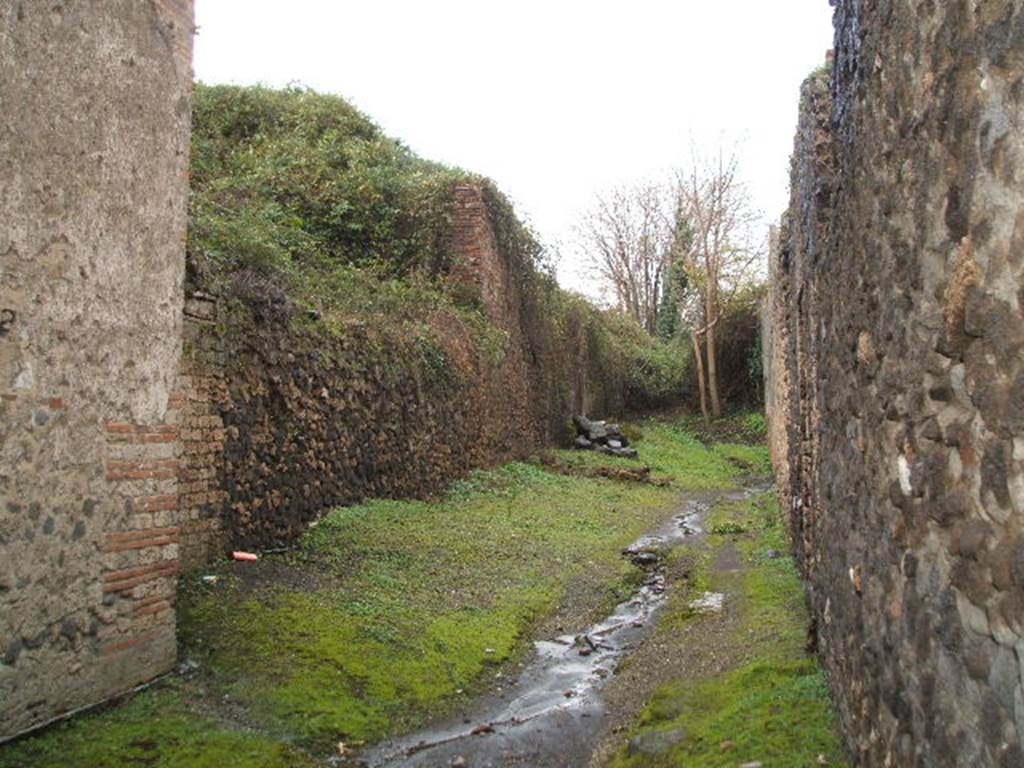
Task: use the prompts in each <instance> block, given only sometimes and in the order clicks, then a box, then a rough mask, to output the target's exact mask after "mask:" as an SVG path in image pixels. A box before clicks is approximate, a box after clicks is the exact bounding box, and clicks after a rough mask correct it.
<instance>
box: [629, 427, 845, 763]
mask: <svg viewBox="0 0 1024 768" xmlns="http://www.w3.org/2000/svg"><path fill="white" fill-rule="evenodd" d="M716 447H717V446H716ZM708 527H709V530H710V532H711V536H710V537H709V539H711V541H710V546H709V547H707V548H705V549H703V550H702V551H700V552H699V553H698V554H697V555H696V556H695V557H694V558H693V560H692V562H693V564H694V570H693V572H692V573H691V575H690V578H689V582H690V586H689V587H688V589H686V590H683V591H681V592H678V593H675V594H673V595H672V597H671V598H670V606H669V608H668V609H667V611H668V612H669V615H668V616H666V617H665V619H664V620H663V622H662V627H661V628H660V629H659V631H665V632H672V633H674V634H675V635H676V636H678V635H680V633H679V629H680V627H682V626H683V625H685V624H688V623H690V622H693V621H699V620H701V615H700V614H698V613H695V612H694V611H693V610H692V609H690V608H689V601H690V600H692V598H693V597H694V596H696V595H698V594H700V593H701V592H704V591H725V592H727V593H728V594H729V597H728V598H727V600H730V599H731V600H732V603H733V604H734V605H735V604H738V605H739V608H738V609H737V610H738V611H739V612H740V615H739V620H737V621H735V622H732V623H731V624H730V626H733V627H734V628H733V629H732V630H731V636H728V637H726V638H720V639H719V640H718V642H724V643H725V644H726V646H727V647H729V648H733V649H736V648H739V649H742V652H741V653H739V654H738V657H739V658H740V659H742V661H741V662H740V663H738V664H736V665H735V666H734V667H733V668H731V669H729V670H728V671H726V672H724V673H722V674H719V675H714V676H709V677H706V678H704V679H701V680H692V679H686V680H676V681H670V682H668V683H665V684H664V685H662V686H661V687H660V688H659V689H658V690H657V691H656V692H655V694H654V697H653V699H652V700H651V702H650V704H649V705H648V706H647V707H646V709H645V710H644V712H643V714H642V715H641V717H640V720H639V721H638V723H637V724H636V726H635V728H634V735H635V734H636V733H657V732H665V731H680V732H681V733H682V735H683V737H682V739H681V740H679V741H678V743H675V744H673V745H671V746H670V747H669V748H668V749H667V750H666V751H665V752H663V753H661V754H642V753H638V754H635V755H630V754H628V753H627V752H626V751H625V750H623V751H621V752H620V753H619V754H618V755H616V757H615V759H614V760H613V762H612V765H613V766H614V767H615V768H634V767H635V768H641V766H642V767H643V768H683V767H685V768H733V767H734V766H737V765H742V764H744V763H748V762H763V763H764V764H765V765H786V766H803V765H808V766H810V765H816V764H817V762H818V756H819V755H825V757H826V760H827V763H828V765H833V766H838V767H840V768H841V767H842V766H843V765H845V761H844V755H843V749H842V746H841V744H840V742H839V739H838V738H837V734H836V725H835V719H834V716H833V714H832V708H831V702H830V696H829V691H828V687H827V685H826V682H825V678H824V675H823V673H822V671H821V668H820V667H819V665H818V662H817V660H816V659H814V658H813V657H809V656H807V655H806V654H805V653H804V649H803V646H804V633H805V626H806V620H807V618H806V608H805V606H804V602H803V590H802V587H801V584H800V579H799V577H798V575H797V572H796V568H795V566H794V564H793V560H792V558H788V557H776V558H771V559H769V558H765V556H764V555H765V553H766V552H767V551H768V550H770V549H774V550H776V551H785V550H786V549H787V548H788V545H787V543H786V539H785V532H784V529H785V527H784V525H783V524H782V520H781V513H780V511H779V507H778V502H777V499H776V496H775V493H774V491H768V492H766V493H763V494H759V495H756V496H754V497H753V498H751V499H748V500H729V499H725V500H723V501H720V502H719V503H718V504H716V506H715V508H714V509H713V510H712V513H711V515H710V517H709V520H708ZM736 537H740V538H739V539H738V540H737V538H736ZM727 541H728V546H735V547H736V548H737V549H738V550H739V552H740V555H741V557H742V558H743V559H744V561H745V563H746V564H745V567H744V568H743V570H742V573H741V576H740V577H738V579H737V580H730V579H732V578H733V577H731V576H730V574H729V573H722V572H718V571H716V570H715V568H714V565H713V564H714V563H715V561H716V559H717V556H718V554H719V553H720V552H721V551H722V547H723V546H726V542H727ZM737 581H738V583H737ZM683 636H684V637H685V636H686V635H683ZM726 743H727V746H726V747H725V748H723V745H726Z"/></svg>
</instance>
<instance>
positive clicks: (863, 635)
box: [770, 0, 1024, 768]
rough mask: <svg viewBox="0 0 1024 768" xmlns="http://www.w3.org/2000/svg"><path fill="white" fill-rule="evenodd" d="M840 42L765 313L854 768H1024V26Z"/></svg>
mask: <svg viewBox="0 0 1024 768" xmlns="http://www.w3.org/2000/svg"><path fill="white" fill-rule="evenodd" d="M835 21H836V51H835V56H836V58H835V64H834V67H833V68H832V72H831V77H830V76H829V74H826V73H822V74H820V75H817V76H815V77H812V78H811V79H810V80H809V81H808V83H807V84H806V85H805V88H804V92H803V109H802V114H801V117H800V125H799V130H798V134H797V140H796V150H795V153H794V160H793V181H792V204H791V207H790V210H789V213H788V215H787V217H786V219H785V220H784V222H783V227H782V230H781V232H780V238H779V243H778V247H777V248H776V249H775V250H774V252H773V257H772V265H771V268H772V295H771V299H770V301H771V311H770V315H771V318H772V329H771V334H770V335H771V339H772V351H771V366H770V367H771V374H772V377H773V388H772V394H773V408H772V414H771V417H772V439H773V448H774V453H775V457H776V466H777V469H778V472H779V479H780V492H781V493H782V495H783V501H784V503H785V504H786V505H787V506H788V508H789V511H790V516H791V521H792V531H793V535H794V539H795V544H796V549H797V554H798V558H799V560H800V563H801V566H802V568H803V572H804V575H805V576H806V578H807V580H808V585H809V590H810V601H811V604H812V607H813V613H814V616H815V617H816V619H817V633H818V640H819V647H820V650H821V653H822V655H823V658H824V660H825V663H826V668H827V670H828V674H829V677H830V680H831V684H832V687H833V690H834V692H835V694H836V700H837V702H838V705H839V709H840V715H841V720H842V724H843V727H844V731H845V733H846V736H847V739H848V744H849V746H850V749H851V751H852V753H853V754H854V757H855V762H856V764H857V765H864V766H901V767H903V766H921V767H922V768H924V767H925V766H927V767H928V768H941V767H942V766H968V765H973V766H1020V765H1024V744H1022V738H1024V689H1022V680H1024V375H1022V374H1024V317H1022V311H1024V281H1022V277H1024V205H1022V203H1024V186H1022V171H1024V155H1022V152H1024V132H1022V131H1021V124H1022V118H1024V3H1022V2H1020V0H986V1H985V2H971V1H969V0H952V1H951V2H931V1H930V0H927V1H924V2H922V1H920V0H884V1H883V0H839V2H837V3H836V15H835Z"/></svg>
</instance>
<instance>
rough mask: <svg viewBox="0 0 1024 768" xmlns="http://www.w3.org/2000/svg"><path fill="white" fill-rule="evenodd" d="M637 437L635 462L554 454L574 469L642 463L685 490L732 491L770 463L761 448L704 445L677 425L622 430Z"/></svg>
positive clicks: (651, 421) (591, 455) (563, 452)
mask: <svg viewBox="0 0 1024 768" xmlns="http://www.w3.org/2000/svg"><path fill="white" fill-rule="evenodd" d="M626 432H627V435H628V434H629V433H630V432H632V433H633V434H634V436H635V435H642V438H641V442H640V443H638V444H637V445H636V448H637V450H638V451H639V453H640V456H639V459H638V460H635V461H633V460H628V459H617V458H614V457H609V456H606V455H604V454H601V453H597V452H595V451H576V450H559V451H555V452H554V453H555V454H556V455H557V457H558V458H559V459H560V460H561V461H562V462H564V463H566V464H569V465H571V466H579V467H602V466H612V467H631V466H643V465H647V466H649V467H650V468H651V475H652V476H653V477H662V478H667V479H669V480H671V481H672V485H673V486H675V487H676V488H680V489H683V490H687V491H707V490H714V489H721V488H735V487H737V486H736V479H737V477H738V476H740V475H743V474H749V473H754V474H762V475H768V474H769V473H770V472H771V461H770V459H769V458H768V452H767V450H766V449H765V448H764V446H753V445H741V444H731V443H723V444H717V445H712V446H707V445H704V444H703V443H702V442H701V441H700V440H698V439H697V437H696V436H695V434H694V433H693V432H692V431H690V429H688V428H687V427H685V426H683V425H682V424H681V423H679V422H665V421H662V420H660V419H649V420H647V421H641V422H638V423H637V424H636V425H631V426H630V428H629V429H627V430H626Z"/></svg>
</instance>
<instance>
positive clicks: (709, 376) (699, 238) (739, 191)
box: [676, 151, 761, 418]
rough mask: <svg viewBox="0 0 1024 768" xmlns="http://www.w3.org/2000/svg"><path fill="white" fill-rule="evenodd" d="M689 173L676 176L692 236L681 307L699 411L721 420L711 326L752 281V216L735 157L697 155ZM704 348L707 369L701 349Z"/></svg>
mask: <svg viewBox="0 0 1024 768" xmlns="http://www.w3.org/2000/svg"><path fill="white" fill-rule="evenodd" d="M694 154H695V157H694V161H693V163H692V169H691V170H690V171H689V172H679V173H678V174H677V177H676V191H677V211H678V213H677V216H684V217H685V218H686V222H687V224H688V226H689V229H690V232H691V235H692V237H691V239H690V242H689V243H688V249H687V250H686V252H684V253H682V254H680V255H679V257H680V258H682V259H683V263H684V265H685V269H686V272H687V277H688V280H689V285H690V286H691V288H692V291H691V295H692V300H691V302H690V303H689V305H688V306H687V307H685V308H684V314H685V315H686V320H687V324H688V325H689V326H690V328H691V337H692V340H693V347H694V356H695V362H696V365H697V376H698V383H699V387H700V397H701V410H702V411H703V413H704V416H705V418H707V416H708V403H707V400H708V399H710V401H711V413H712V414H713V415H714V416H720V415H721V413H722V404H721V401H720V399H719V388H718V367H717V357H718V348H717V337H716V333H715V330H716V326H717V325H718V323H719V321H720V320H721V318H722V313H723V308H724V307H726V306H728V304H729V301H730V300H731V298H732V296H733V295H735V293H736V291H737V290H738V289H739V288H740V287H741V286H742V285H744V284H745V283H746V282H747V281H749V279H750V278H751V276H752V274H753V272H754V270H755V265H756V264H757V261H758V258H759V257H760V255H761V249H760V247H759V246H758V245H757V238H756V236H755V225H756V223H757V221H758V215H757V212H756V211H755V210H754V208H753V205H752V204H751V201H750V196H749V194H748V192H747V189H746V187H745V186H744V185H743V183H742V182H741V181H740V179H739V173H738V171H739V168H738V160H737V158H736V155H735V154H730V155H729V156H725V155H724V154H723V153H722V152H721V151H720V152H719V153H718V156H717V157H716V158H714V159H710V160H707V159H705V160H701V159H698V158H697V157H696V153H694ZM702 339H703V340H704V344H705V346H706V358H707V362H706V365H705V363H704V356H703V353H702V349H701V342H702Z"/></svg>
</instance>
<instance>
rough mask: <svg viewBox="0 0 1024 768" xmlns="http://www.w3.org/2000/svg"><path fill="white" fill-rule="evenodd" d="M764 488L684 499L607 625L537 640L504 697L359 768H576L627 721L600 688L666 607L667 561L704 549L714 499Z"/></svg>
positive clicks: (714, 606)
mask: <svg viewBox="0 0 1024 768" xmlns="http://www.w3.org/2000/svg"><path fill="white" fill-rule="evenodd" d="M766 487H767V486H766V483H765V482H764V481H762V480H756V481H753V480H752V481H750V482H748V483H746V484H745V486H744V487H743V488H742V489H741V490H739V491H731V492H726V491H723V492H717V493H706V494H701V495H694V496H690V497H688V498H687V499H686V500H685V501H684V502H683V504H682V509H681V511H678V512H676V513H675V514H674V515H673V516H672V517H671V518H669V519H668V520H667V521H666V522H665V523H664V524H663V525H662V526H661V527H660V528H658V529H657V530H655V531H653V532H651V533H649V534H647V535H645V536H643V537H641V538H640V539H638V540H637V541H636V542H634V543H633V544H632V545H631V546H629V547H627V548H626V549H625V550H624V551H623V556H624V557H626V558H628V559H629V560H631V561H632V562H633V564H634V565H636V566H637V567H639V568H641V569H643V571H644V572H645V574H646V575H645V578H644V580H643V583H642V585H641V586H640V587H639V588H638V589H637V591H636V592H635V593H634V594H633V595H632V596H631V597H630V598H629V599H628V600H626V601H624V602H622V603H620V604H619V605H618V606H616V608H615V610H614V611H613V612H612V613H611V614H610V615H609V616H608V617H606V618H605V619H603V620H602V621H600V622H598V623H596V624H594V625H593V626H591V627H589V628H587V629H586V630H585V631H583V632H580V633H579V634H575V635H572V634H567V635H562V636H559V637H555V638H553V639H550V640H541V641H538V642H536V643H535V649H534V653H533V655H532V657H531V658H530V660H529V661H528V662H527V663H526V666H525V667H524V669H523V671H522V672H521V673H520V675H519V676H518V678H517V679H516V681H515V682H514V684H513V685H512V686H510V687H507V688H505V690H504V691H503V692H502V693H501V694H491V695H489V696H487V697H484V698H482V699H480V700H478V701H476V702H474V703H473V704H471V705H470V706H469V707H468V708H467V709H466V710H465V711H464V712H463V714H461V715H460V716H458V717H456V718H453V719H451V720H449V721H447V722H442V723H440V724H437V725H435V726H433V727H430V728H427V729H425V730H422V731H419V732H416V733H412V734H410V735H407V736H404V737H401V738H398V739H394V740H391V741H388V742H385V743H383V744H380V745H378V746H376V747H374V748H372V749H371V750H368V751H367V752H365V753H364V754H363V755H361V756H360V764H362V765H364V766H367V767H368V768H400V767H401V768H414V767H422V766H431V767H437V766H467V768H498V767H500V766H532V767H534V768H579V767H580V766H585V765H587V764H588V763H590V762H591V759H592V757H594V753H595V750H597V748H598V746H599V745H600V744H601V743H602V742H606V741H607V739H608V735H609V731H610V730H611V728H612V724H613V723H617V722H620V721H621V720H622V719H623V717H624V716H628V715H629V714H632V712H628V713H627V712H623V711H609V706H608V702H607V701H606V698H605V696H604V695H603V689H604V688H605V687H606V685H607V684H608V683H609V681H610V680H612V678H613V677H614V675H615V674H616V670H617V669H618V667H619V665H620V663H621V661H622V660H623V659H624V658H626V657H628V656H629V654H630V653H631V652H632V651H633V650H634V649H635V648H636V647H637V646H638V645H639V644H640V643H641V642H642V641H643V640H644V638H645V637H646V636H647V635H648V634H649V633H650V631H651V629H652V628H653V627H654V626H655V624H656V622H657V619H658V615H659V613H660V612H661V610H662V609H663V608H664V606H665V603H666V597H667V585H666V574H665V559H666V555H667V554H668V553H669V552H670V551H671V550H673V549H675V548H677V547H687V546H693V545H696V544H698V543H699V542H701V541H702V539H703V536H704V532H703V528H702V524H703V521H704V519H705V517H706V515H707V513H708V511H709V510H710V509H711V508H712V507H713V505H714V504H715V502H716V501H717V500H719V499H722V498H734V499H745V498H749V497H750V496H751V495H753V494H754V493H757V492H759V491H763V490H764V489H765V488H766ZM722 599H723V596H722V595H720V594H706V595H702V596H700V598H699V599H698V600H697V601H696V602H695V604H694V606H693V607H694V609H696V610H701V611H708V612H715V611H717V610H719V609H720V607H721V604H722ZM645 687H646V686H645ZM615 698H616V699H619V701H617V702H616V704H617V706H616V709H618V710H621V709H623V708H628V709H630V710H633V709H634V706H632V704H631V703H630V702H628V701H625V700H622V699H621V697H615ZM348 764H351V763H348Z"/></svg>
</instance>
